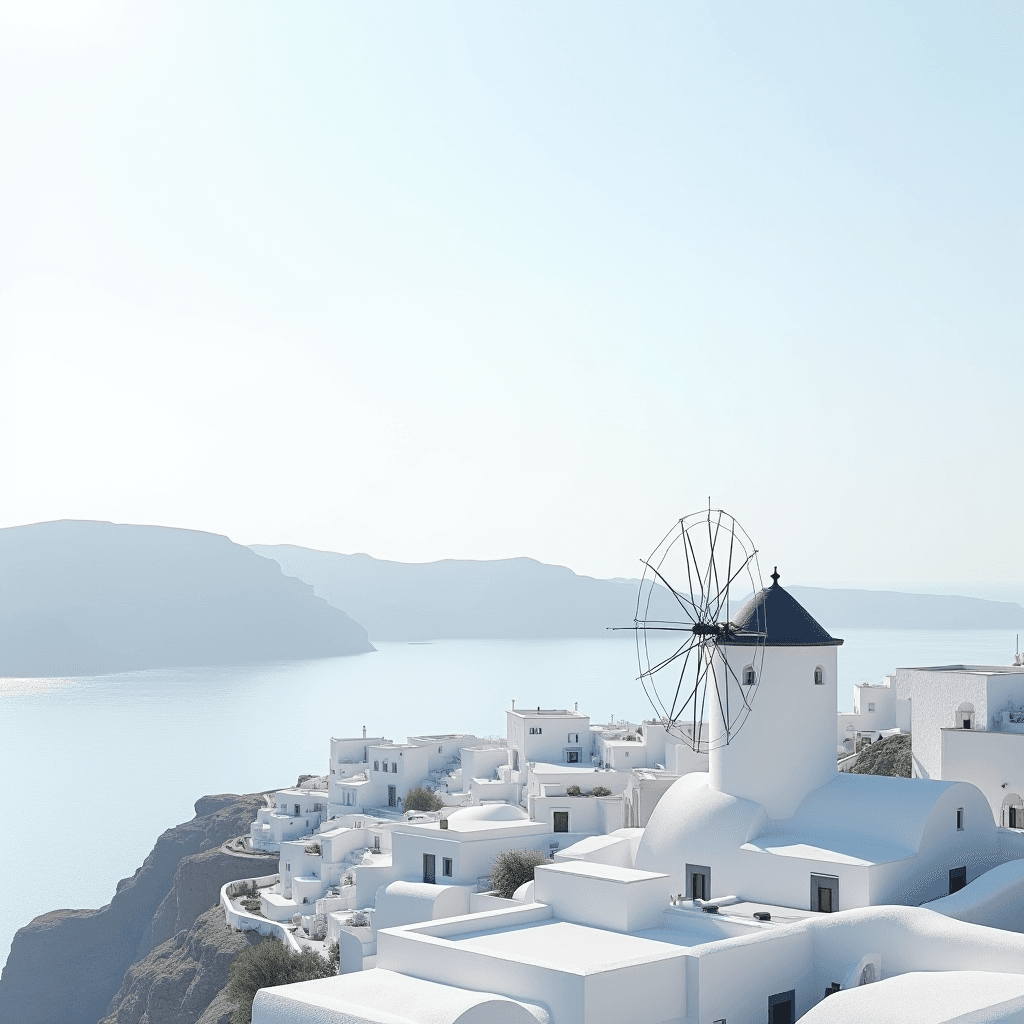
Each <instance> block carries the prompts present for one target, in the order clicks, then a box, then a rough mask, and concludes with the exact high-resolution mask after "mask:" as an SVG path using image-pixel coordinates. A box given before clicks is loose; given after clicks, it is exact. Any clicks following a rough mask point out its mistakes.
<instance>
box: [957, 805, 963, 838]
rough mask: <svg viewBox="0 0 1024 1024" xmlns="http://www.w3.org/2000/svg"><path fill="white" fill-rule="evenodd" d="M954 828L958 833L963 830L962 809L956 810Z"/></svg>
mask: <svg viewBox="0 0 1024 1024" xmlns="http://www.w3.org/2000/svg"><path fill="white" fill-rule="evenodd" d="M956 828H957V831H958V832H963V830H964V809H963V808H962V807H958V808H957V809H956Z"/></svg>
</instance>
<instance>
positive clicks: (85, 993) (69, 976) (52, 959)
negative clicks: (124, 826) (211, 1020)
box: [0, 793, 277, 1024]
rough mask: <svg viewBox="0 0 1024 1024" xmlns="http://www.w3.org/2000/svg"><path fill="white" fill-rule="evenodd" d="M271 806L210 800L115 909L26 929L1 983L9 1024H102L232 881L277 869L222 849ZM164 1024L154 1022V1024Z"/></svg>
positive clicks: (249, 800) (199, 805)
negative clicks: (127, 982)
mask: <svg viewBox="0 0 1024 1024" xmlns="http://www.w3.org/2000/svg"><path fill="white" fill-rule="evenodd" d="M262 805H263V796H262V794H259V793H256V794H249V795H246V796H235V795H224V796H207V797H203V798H202V799H200V800H198V801H197V802H196V816H195V817H194V818H193V819H192V820H191V821H188V822H185V823H184V824H182V825H178V826H177V827H175V828H172V829H168V830H167V831H166V832H164V834H163V835H162V836H160V838H159V839H158V840H157V843H156V846H155V847H154V848H153V851H152V853H150V855H149V856H148V857H147V858H146V860H145V862H144V863H143V865H142V867H140V868H139V869H138V871H136V872H135V874H134V875H133V876H132V877H131V878H126V879H122V880H121V881H120V882H119V883H118V885H117V892H116V894H115V895H114V898H113V899H112V900H111V901H110V903H109V904H108V905H107V906H105V907H101V908H100V909H99V910H55V911H52V912H51V913H49V914H44V915H43V916H42V917H37V918H36V919H35V920H34V921H32V922H31V923H30V924H28V925H26V926H25V927H24V928H22V929H20V930H19V931H18V933H17V934H16V935H15V937H14V942H13V943H12V944H11V953H10V956H9V957H8V960H7V965H6V966H5V967H4V970H3V974H2V975H0V1020H2V1021H3V1022H4V1024H54V1022H56V1021H61V1022H65V1024H96V1022H97V1021H99V1020H100V1019H101V1018H103V1017H105V1016H106V1015H107V1014H108V1013H110V1012H113V1011H114V1010H115V1009H116V1007H115V1006H114V1005H112V1002H111V1001H112V999H114V997H115V995H116V994H117V993H118V990H119V988H120V987H121V985H122V980H123V979H124V978H125V971H126V970H127V969H128V968H129V966H131V965H132V964H135V963H136V961H139V960H142V959H144V958H146V957H148V956H149V954H150V953H155V952H156V951H157V949H158V948H163V947H164V946H165V945H166V944H167V943H168V942H169V941H170V942H174V941H177V939H178V937H179V936H184V937H182V943H186V941H187V938H186V937H187V935H188V930H189V929H191V928H192V926H193V924H194V923H195V922H196V920H197V918H198V917H199V916H200V915H202V914H203V913H204V912H205V911H207V910H208V909H209V908H210V907H211V906H213V904H214V903H216V901H217V899H218V894H219V891H220V887H221V886H222V885H223V884H224V883H225V882H229V881H233V880H234V879H236V878H249V877H252V876H255V875H263V874H270V873H272V872H274V871H275V870H276V869H277V858H276V857H266V858H263V857H260V858H255V857H254V858H244V857H234V856H229V855H227V854H224V853H222V852H221V851H220V846H221V844H222V843H223V842H225V841H226V840H228V839H230V838H232V837H234V836H237V835H240V834H242V833H243V832H247V831H248V830H249V825H250V823H251V822H252V820H253V819H254V818H255V817H256V811H257V809H258V808H259V807H261V806H262ZM204 934H205V933H204ZM168 955H169V954H168ZM185 955H186V954H184V953H183V954H182V956H185ZM197 962H201V960H200V961H197ZM126 1019H131V1018H126ZM160 1019H161V1020H162V1019H163V1018H160ZM180 1019H181V1020H185V1019H186V1018H180ZM189 1019H191V1018H189ZM167 1020H168V1021H171V1020H174V1021H178V1020H179V1018H177V1017H168V1018H167ZM156 1021H157V1018H155V1017H152V1016H151V1017H150V1024H156Z"/></svg>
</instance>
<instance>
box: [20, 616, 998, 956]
mask: <svg viewBox="0 0 1024 1024" xmlns="http://www.w3.org/2000/svg"><path fill="white" fill-rule="evenodd" d="M834 632H835V633H836V634H837V635H839V636H842V637H844V638H845V641H846V642H845V644H844V645H843V646H842V647H840V649H839V707H840V708H841V709H844V710H847V709H849V708H850V707H851V706H852V700H853V697H852V694H853V684H854V683H855V682H859V681H861V680H868V681H869V682H877V681H879V680H880V679H881V677H882V676H883V675H884V674H885V673H887V672H891V671H893V670H894V669H895V668H896V667H897V666H908V665H942V664H950V663H960V662H969V663H974V664H990V665H1006V664H1009V663H1010V662H1011V661H1012V655H1013V652H1014V644H1015V638H1014V636H1013V634H1012V633H1007V632H1004V631H1001V630H1000V631H995V630H992V631H987V630H985V631H983V630H974V631H969V632H961V633H950V632H931V631H923V630H914V631H905V632H901V631H888V630H846V631H843V630H842V629H836V630H834ZM376 646H377V648H378V650H377V651H376V652H375V653H373V654H363V655H358V656H356V657H349V658H327V659H322V660H317V661H300V662H288V663H281V664H272V665H259V666H245V667H235V668H224V667H220V668H187V669H160V670H150V671H145V672H124V673H118V674H116V675H108V676H93V677H84V678H76V679H52V680H47V679H30V680H2V679H0V772H2V775H0V778H2V779H3V782H4V795H5V807H6V809H7V810H6V814H5V827H4V832H5V839H4V842H3V846H2V850H3V853H2V855H0V865H2V867H3V878H4V879H5V883H6V884H5V891H4V899H3V900H2V901H0V957H2V958H3V960H6V957H7V951H8V949H9V947H10V942H11V939H12V938H13V936H14V932H15V931H16V930H17V929H18V928H19V927H21V926H22V925H24V924H27V923H28V922H29V921H30V920H31V919H32V918H33V917H35V916H36V915H38V914H42V913H45V912H46V911H49V910H56V909H59V908H63V907H99V906H102V905H103V904H105V903H108V902H109V901H110V899H111V897H112V896H113V893H114V889H115V886H116V884H117V881H118V879H120V878H123V877H126V876H129V875H131V874H132V873H133V872H134V871H135V869H136V868H137V867H138V866H139V865H140V864H141V863H142V861H143V860H144V859H145V857H146V855H147V854H148V853H149V851H150V850H151V849H152V847H153V844H154V842H155V841H156V838H157V836H159V835H160V833H161V832H163V831H164V829H166V828H169V827H171V826H173V825H175V824H177V823H179V822H183V821H187V820H188V819H189V818H191V817H192V815H193V813H194V811H193V803H194V802H195V800H196V799H197V798H198V797H200V796H202V795H204V794H207V793H246V792H255V791H258V790H263V789H270V788H280V787H284V786H288V785H293V784H294V783H295V782H296V780H297V778H298V776H299V774H300V773H302V774H314V773H315V774H322V773H323V772H325V771H326V770H327V763H328V756H329V748H328V741H329V739H330V737H331V736H359V735H361V731H362V727H363V726H364V725H365V726H366V728H367V733H368V735H370V736H380V735H384V736H386V737H388V738H389V739H394V740H399V741H401V740H403V739H405V738H406V737H407V736H409V735H418V734H430V733H441V732H467V733H473V734H475V735H478V736H503V735H504V734H505V715H504V712H505V710H506V709H507V708H508V707H510V706H511V700H512V699H513V698H514V699H515V700H516V701H517V702H518V704H519V706H520V707H536V706H537V705H542V706H544V707H549V708H551V707H573V705H574V703H575V702H577V701H578V702H579V707H580V710H581V711H583V712H585V713H586V714H589V715H590V717H591V721H594V722H606V721H608V720H610V719H611V718H612V716H614V717H615V718H616V719H628V720H631V721H640V720H642V719H643V718H644V717H646V716H649V715H650V713H651V709H650V707H649V705H648V704H647V702H646V698H645V696H644V694H643V691H642V689H641V688H640V686H639V684H638V683H637V682H636V675H637V668H636V650H635V647H634V644H633V641H632V638H630V637H622V638H615V639H597V640H591V639H568V640H443V641H437V642H435V643H430V644H407V643H378V644H377V645H376ZM755 713H756V711H755Z"/></svg>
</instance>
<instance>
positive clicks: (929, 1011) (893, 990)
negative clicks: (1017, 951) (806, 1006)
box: [800, 971, 1024, 1024]
mask: <svg viewBox="0 0 1024 1024" xmlns="http://www.w3.org/2000/svg"><path fill="white" fill-rule="evenodd" d="M967 1014H969V1015H970V1016H966V1015H967ZM1022 1016H1024V977H1022V976H1021V975H1019V974H995V973H990V972H987V971H921V972H914V973H911V974H901V975H899V976H898V977H895V978H886V979H885V980H884V981H878V982H875V983H874V984H873V985H861V986H860V987H859V988H851V989H847V990H845V991H843V992H837V993H835V995H832V996H829V998H828V999H824V1000H822V1001H821V1002H820V1003H818V1005H817V1006H815V1007H813V1008H812V1009H810V1010H809V1011H808V1012H807V1013H806V1014H804V1016H803V1017H801V1018H800V1020H801V1022H806V1024H854V1022H856V1024H862V1022H864V1021H871V1024H942V1022H944V1021H954V1020H957V1021H959V1020H963V1021H964V1022H965V1024H966V1022H967V1021H970V1022H972V1024H977V1022H980V1021H1007V1022H1008V1021H1011V1020H1012V1021H1019V1020H1021V1019H1022Z"/></svg>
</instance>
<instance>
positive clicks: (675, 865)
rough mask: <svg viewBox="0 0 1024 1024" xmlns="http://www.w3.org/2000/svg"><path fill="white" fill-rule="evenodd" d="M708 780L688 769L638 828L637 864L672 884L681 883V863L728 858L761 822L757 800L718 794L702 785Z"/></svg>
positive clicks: (638, 866)
mask: <svg viewBox="0 0 1024 1024" xmlns="http://www.w3.org/2000/svg"><path fill="white" fill-rule="evenodd" d="M708 778H709V777H708V774H707V772H691V773H690V774H689V775H684V776H683V777H682V778H681V779H680V780H679V781H678V782H675V783H673V784H672V785H671V786H670V787H669V789H668V792H666V793H665V795H664V796H663V797H662V798H661V800H659V801H658V805H657V807H655V808H654V813H653V814H652V815H651V820H650V821H649V822H648V824H647V828H646V829H644V834H643V838H642V839H641V840H640V846H639V847H638V849H637V851H636V862H635V866H636V867H637V868H639V869H640V870H642V871H663V872H666V873H668V874H671V875H673V876H674V877H675V879H676V884H677V885H679V884H684V883H683V879H684V875H685V869H686V862H687V861H689V862H690V863H697V864H710V863H712V861H714V862H716V863H721V862H722V860H723V859H725V858H728V859H730V860H732V859H734V858H735V856H736V851H737V850H738V849H739V848H740V847H741V846H742V845H743V844H744V843H745V842H746V841H747V840H748V838H749V837H750V836H751V835H754V834H755V833H756V832H757V830H758V829H759V828H760V827H761V825H762V824H763V823H764V822H765V821H766V820H767V819H766V815H765V812H764V808H763V807H761V805H760V804H755V803H754V802H753V801H752V800H744V799H742V798H741V797H735V796H729V795H728V794H727V793H719V792H718V791H717V790H714V789H712V788H711V787H710V786H709V785H708ZM702 858H707V859H702Z"/></svg>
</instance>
